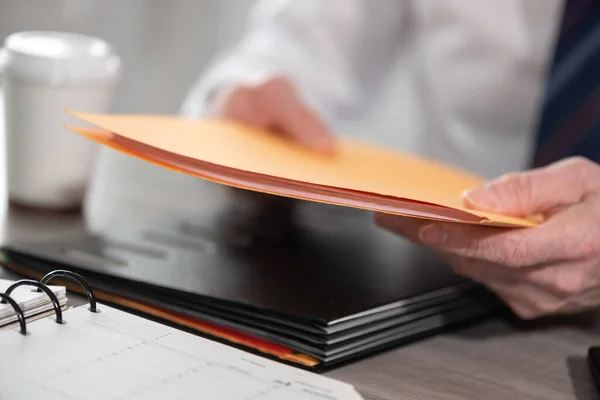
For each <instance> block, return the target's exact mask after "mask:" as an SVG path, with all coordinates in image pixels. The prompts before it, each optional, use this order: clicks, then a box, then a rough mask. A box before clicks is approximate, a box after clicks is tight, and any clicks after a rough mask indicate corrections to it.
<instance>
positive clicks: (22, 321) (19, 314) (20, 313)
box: [0, 293, 27, 335]
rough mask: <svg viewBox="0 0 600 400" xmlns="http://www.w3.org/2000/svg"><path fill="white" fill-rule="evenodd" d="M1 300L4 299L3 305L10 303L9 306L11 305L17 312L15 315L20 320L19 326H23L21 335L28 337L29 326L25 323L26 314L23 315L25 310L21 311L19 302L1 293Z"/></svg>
mask: <svg viewBox="0 0 600 400" xmlns="http://www.w3.org/2000/svg"><path fill="white" fill-rule="evenodd" d="M0 298H1V299H2V303H4V304H6V302H8V304H10V305H11V306H12V308H13V309H14V310H15V313H16V314H17V319H18V320H19V325H20V326H21V334H23V335H27V324H26V323H25V314H23V310H21V307H19V305H18V304H17V302H16V301H14V300H13V298H12V297H10V296H9V295H7V294H6V293H0Z"/></svg>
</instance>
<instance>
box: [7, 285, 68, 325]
mask: <svg viewBox="0 0 600 400" xmlns="http://www.w3.org/2000/svg"><path fill="white" fill-rule="evenodd" d="M23 285H30V286H35V287H37V288H39V289H42V290H43V291H44V293H46V294H47V295H48V297H50V300H52V305H53V306H54V313H55V314H56V322H57V323H58V324H63V323H64V321H63V317H62V310H61V309H60V303H59V302H58V299H57V298H56V296H55V295H54V293H52V290H50V288H49V287H48V286H46V285H44V284H43V283H40V282H38V281H34V280H31V279H22V280H20V281H16V282H15V283H13V284H12V285H10V286H9V287H8V289H6V292H4V293H6V294H7V295H10V294H11V293H12V291H13V290H15V289H16V288H17V287H19V286H23ZM0 303H6V300H2V301H0Z"/></svg>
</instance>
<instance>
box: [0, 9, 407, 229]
mask: <svg viewBox="0 0 600 400" xmlns="http://www.w3.org/2000/svg"><path fill="white" fill-rule="evenodd" d="M253 3H254V1H253V0H219V1H214V0H169V1H166V0H127V1H123V0H0V39H2V40H4V38H5V37H6V36H7V35H9V34H11V33H13V32H18V31H24V30H64V31H72V32H80V33H84V34H89V35H92V36H96V37H99V38H102V39H104V40H106V41H108V42H109V43H111V44H112V45H113V46H114V47H115V49H116V52H117V53H118V54H119V56H120V57H121V59H122V68H123V75H122V77H121V79H120V81H119V85H118V87H117V89H116V91H115V95H114V98H113V101H112V104H111V110H112V111H114V112H126V113H177V112H178V110H179V107H180V105H181V102H182V100H183V98H184V96H185V94H186V92H187V91H188V90H189V88H190V86H191V85H192V84H193V83H194V81H195V80H196V79H197V78H198V76H199V75H200V74H201V73H202V71H203V69H204V68H205V67H206V66H207V64H208V63H209V62H210V61H211V60H212V59H213V57H215V56H216V55H217V54H218V53H219V52H220V51H222V50H223V49H224V48H226V47H227V46H229V45H231V44H232V43H234V42H235V41H236V40H238V39H239V38H240V36H241V34H242V32H243V29H244V23H245V17H246V13H247V11H248V9H249V8H250V7H251V6H252V5H253ZM406 54H407V56H406V57H403V58H402V59H399V60H398V62H397V64H396V65H395V68H394V73H393V78H392V79H391V80H390V82H391V84H388V86H387V87H386V88H385V91H384V93H383V96H381V98H380V99H378V101H377V103H376V104H374V105H373V107H372V110H371V112H369V113H368V114H367V115H364V116H361V117H360V118H359V119H358V120H356V121H351V122H349V123H348V124H347V126H344V127H343V128H342V129H341V130H342V131H341V132H338V134H340V135H341V134H343V135H351V136H355V137H365V138H368V139H369V140H373V141H375V142H378V143H381V144H385V145H388V146H391V147H396V148H402V147H405V148H410V146H411V132H414V131H415V128H416V126H415V125H416V124H417V123H418V110H417V108H416V105H415V104H414V103H413V101H412V95H411V93H412V90H413V88H412V87H411V79H410V77H411V64H410V60H411V57H410V49H409V51H408V53H406ZM0 101H1V89H0ZM0 110H2V107H0ZM1 118H2V116H1V114H0V120H1ZM1 126H2V124H0V127H1ZM2 143H3V142H2ZM2 154H4V152H2ZM4 164H5V163H4V160H2V163H0V165H2V166H4ZM0 176H4V174H2V175H0ZM92 180H93V181H92V183H91V185H90V190H89V193H88V198H87V200H86V204H87V208H88V210H94V211H93V212H94V213H96V214H94V215H88V218H89V219H90V220H91V223H92V224H108V223H111V221H109V220H107V217H106V216H107V215H110V212H109V211H110V209H111V208H113V207H119V206H120V205H122V204H123V203H126V202H129V203H131V202H133V203H136V205H137V207H136V208H137V209H138V210H140V212H141V213H147V211H148V209H151V210H156V212H160V211H162V210H167V209H169V208H172V207H173V204H172V202H169V201H166V202H165V201H164V200H162V199H164V196H162V199H161V200H159V199H157V198H156V199H155V198H154V196H152V193H153V192H154V191H157V190H160V191H165V190H172V191H176V192H177V193H178V195H177V198H178V203H177V204H178V206H177V207H178V210H179V211H181V212H186V211H188V210H190V209H191V210H195V209H196V207H198V206H199V205H205V203H206V202H207V201H209V200H214V199H215V196H216V197H218V196H219V190H218V189H217V188H214V187H213V186H212V184H206V183H204V182H199V181H198V180H196V179H191V178H189V177H185V176H181V175H179V174H175V173H172V172H168V171H162V170H159V169H158V168H157V167H154V166H151V165H148V164H146V163H143V162H141V161H138V160H135V159H131V158H129V157H125V156H122V155H120V154H116V153H115V152H112V151H110V150H106V149H102V151H101V153H100V156H99V159H98V160H97V163H96V167H95V171H94V173H93V176H92ZM116 180H118V181H120V183H121V184H119V185H118V186H119V188H118V189H117V186H116V182H115V181H116ZM123 181H126V182H127V184H123ZM3 183H4V182H3ZM2 196H3V198H2V201H3V204H4V203H5V202H6V193H5V191H3V193H2ZM161 201H162V203H161ZM96 215H102V216H103V217H102V218H100V217H97V216H96Z"/></svg>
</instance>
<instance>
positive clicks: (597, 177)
mask: <svg viewBox="0 0 600 400" xmlns="http://www.w3.org/2000/svg"><path fill="white" fill-rule="evenodd" d="M599 188H600V167H599V166H598V164H596V163H594V162H592V161H589V160H587V159H584V158H578V157H574V158H570V159H566V160H563V161H560V162H557V163H554V164H551V165H549V166H547V167H544V168H539V169H534V170H530V171H526V172H519V173H512V174H508V175H505V176H503V177H501V178H499V179H497V180H494V181H491V182H488V183H485V184H484V185H482V186H479V187H476V188H473V189H471V190H469V191H467V192H466V193H464V195H463V197H464V202H465V204H466V206H467V207H469V208H475V209H480V210H483V211H491V212H497V213H502V214H508V215H512V216H517V217H527V216H532V215H537V214H545V213H547V212H549V211H552V210H554V209H556V208H557V207H564V206H568V205H573V204H576V203H578V202H580V201H581V200H582V199H583V198H584V197H585V196H586V195H587V194H589V193H591V192H594V191H597V190H598V189H599Z"/></svg>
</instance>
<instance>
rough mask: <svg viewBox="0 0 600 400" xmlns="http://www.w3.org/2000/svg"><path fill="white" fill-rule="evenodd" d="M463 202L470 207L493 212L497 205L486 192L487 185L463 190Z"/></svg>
mask: <svg viewBox="0 0 600 400" xmlns="http://www.w3.org/2000/svg"><path fill="white" fill-rule="evenodd" d="M462 198H463V200H464V201H465V202H466V203H467V204H468V205H470V206H471V207H474V208H478V209H482V210H489V211H493V210H496V209H497V205H498V203H497V202H496V198H495V197H494V195H493V193H492V192H491V191H490V190H488V187H487V185H483V186H480V187H477V188H473V189H469V190H465V191H464V192H463V193H462Z"/></svg>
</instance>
